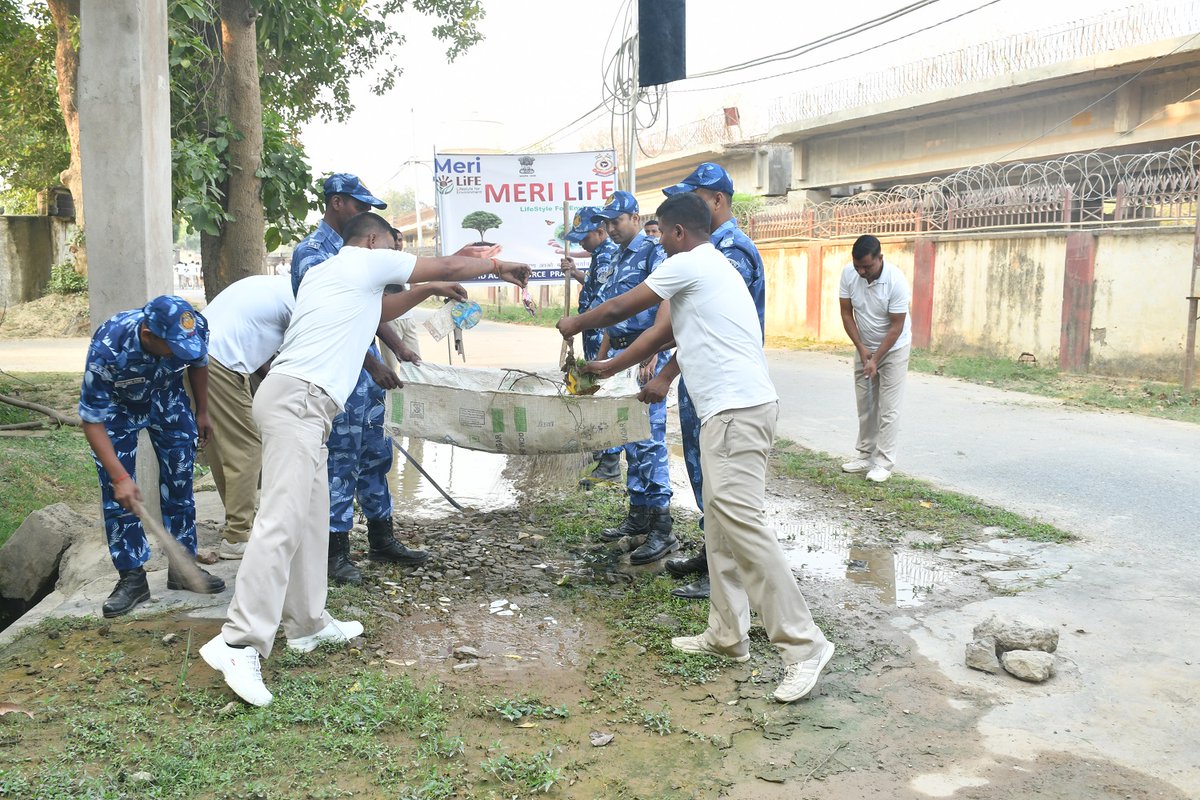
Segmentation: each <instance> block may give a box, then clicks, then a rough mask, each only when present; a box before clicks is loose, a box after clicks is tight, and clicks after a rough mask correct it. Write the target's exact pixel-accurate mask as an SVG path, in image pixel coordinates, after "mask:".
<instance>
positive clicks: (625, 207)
mask: <svg viewBox="0 0 1200 800" xmlns="http://www.w3.org/2000/svg"><path fill="white" fill-rule="evenodd" d="M636 213H638V202H637V198H636V197H634V196H633V195H631V194H630V193H629V192H613V193H612V196H611V197H609V198H608V199H607V200H605V201H604V208H602V209H600V210H599V211H597V212H596V213H595V214H593V215H592V219H616V218H617V217H619V216H621V215H622V214H636Z"/></svg>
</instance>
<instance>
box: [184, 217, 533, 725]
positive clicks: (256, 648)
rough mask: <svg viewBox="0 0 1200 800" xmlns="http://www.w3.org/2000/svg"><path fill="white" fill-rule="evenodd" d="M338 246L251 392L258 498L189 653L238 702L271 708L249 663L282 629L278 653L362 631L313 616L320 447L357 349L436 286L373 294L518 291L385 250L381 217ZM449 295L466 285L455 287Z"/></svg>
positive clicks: (317, 586) (472, 268) (322, 530)
mask: <svg viewBox="0 0 1200 800" xmlns="http://www.w3.org/2000/svg"><path fill="white" fill-rule="evenodd" d="M342 237H343V240H344V246H343V247H342V249H341V250H340V252H339V253H338V254H337V255H335V256H333V257H332V258H330V259H328V260H326V261H324V262H323V263H321V264H319V265H318V266H315V267H313V268H312V269H310V270H309V271H308V274H307V275H305V278H304V282H303V283H302V284H301V285H300V291H299V293H298V294H297V295H296V308H295V310H294V312H293V313H292V321H291V324H290V325H289V326H288V329H287V333H286V334H284V338H283V344H282V346H281V347H280V350H279V355H278V356H277V357H276V359H275V361H274V362H273V363H272V365H271V371H270V372H269V373H268V374H267V377H266V379H264V380H263V382H262V385H261V386H260V387H259V389H258V392H257V393H255V396H254V421H255V423H256V424H257V426H258V430H259V433H260V434H261V436H262V453H263V459H262V496H261V500H260V503H259V510H258V516H257V517H256V518H255V520H254V530H253V533H252V534H251V536H250V543H249V544H248V545H247V546H246V552H245V555H244V556H243V559H242V565H241V568H240V569H239V570H238V577H237V583H236V585H235V587H234V595H233V602H231V603H230V605H229V615H228V618H227V619H226V622H225V625H224V626H222V628H221V632H220V633H219V634H217V635H216V637H214V638H213V639H212V640H211V641H209V642H208V643H207V644H205V645H204V646H203V647H201V648H200V655H201V656H202V657H203V658H204V660H205V662H207V663H208V665H209V666H210V667H212V668H213V669H215V670H217V671H218V672H220V673H221V674H222V675H223V676H224V677H225V682H226V683H227V684H228V685H229V687H230V688H231V689H233V691H234V692H236V693H237V695H238V696H239V697H241V698H242V699H243V700H245V701H246V702H248V703H251V704H253V705H256V706H265V705H267V704H268V703H270V702H271V692H270V691H268V690H267V687H266V686H265V685H264V684H263V680H262V672H261V670H260V667H259V658H260V657H262V658H265V657H267V656H269V655H270V654H271V648H272V646H273V644H274V641H275V633H276V632H277V631H278V629H279V626H280V624H281V623H282V625H283V628H284V630H285V631H286V633H287V637H288V642H287V644H288V647H289V648H290V649H292V650H297V651H300V652H306V653H307V652H310V651H312V650H315V649H316V648H317V647H318V646H319V645H320V644H321V643H323V642H345V641H348V640H349V639H351V638H353V637H355V636H358V635H360V634H361V633H362V631H363V627H362V625H361V624H360V623H358V622H353V621H346V622H343V621H339V620H336V619H334V618H333V617H331V616H330V615H329V612H328V611H326V610H325V598H326V595H327V589H328V587H327V583H326V581H327V574H326V570H327V568H328V560H327V558H326V550H327V545H328V523H329V482H328V464H327V459H328V450H327V448H326V446H325V442H326V440H327V439H328V438H329V429H330V426H331V424H332V421H333V417H334V416H335V415H336V414H337V413H338V412H339V411H340V410H341V409H342V408H343V407H344V405H345V403H346V398H347V397H349V396H350V393H351V392H352V391H353V390H354V386H355V384H356V382H357V381H358V375H359V372H360V371H361V369H362V357H361V354H362V353H364V352H366V349H367V346H368V345H369V344H370V342H371V339H372V338H373V337H374V336H375V330H376V329H377V328H378V327H379V324H380V322H381V321H385V322H386V321H388V320H391V319H395V318H396V317H397V316H399V315H400V314H402V313H404V312H405V311H407V310H408V309H410V308H412V307H413V306H414V305H416V304H417V303H420V302H421V301H422V300H424V299H425V298H426V297H429V296H431V295H432V294H433V293H434V291H435V290H436V288H437V287H432V288H431V287H429V286H427V285H424V286H422V285H417V286H414V288H413V290H411V291H408V292H400V293H397V294H392V295H388V296H386V297H384V294H383V290H384V287H386V286H387V285H388V284H391V283H413V282H417V283H421V284H423V283H424V282H426V281H432V280H451V281H457V280H465V279H468V278H474V277H478V276H481V275H486V274H487V273H489V272H495V273H496V275H497V276H498V277H500V278H502V279H503V280H506V281H509V282H510V283H515V284H517V285H518V286H524V285H525V284H526V283H527V282H528V280H529V267H528V266H527V265H525V264H515V263H512V262H507V261H498V260H497V259H494V258H492V259H483V258H467V257H464V256H446V257H443V258H415V257H413V256H411V255H409V254H407V253H400V252H397V251H396V250H395V247H396V240H395V238H394V237H393V233H392V227H391V226H390V225H389V224H388V223H387V221H386V220H385V219H384V218H383V217H381V216H379V215H378V214H373V213H370V212H365V213H363V214H359V215H358V216H356V217H354V218H352V219H351V220H350V221H349V222H347V223H346V226H345V228H344V229H343V231H342ZM456 293H457V294H458V295H459V296H460V299H465V298H466V290H465V289H463V288H462V287H461V286H459V287H457V292H456Z"/></svg>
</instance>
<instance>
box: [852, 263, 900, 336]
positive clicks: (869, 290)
mask: <svg viewBox="0 0 1200 800" xmlns="http://www.w3.org/2000/svg"><path fill="white" fill-rule="evenodd" d="M838 297H840V298H842V299H843V300H847V299H848V300H849V301H850V305H851V306H853V307H854V321H855V323H857V324H858V335H859V336H860V337H861V338H862V342H863V344H864V345H866V346H867V347H868V348H870V349H871V350H874V349H876V348H877V347H879V345H881V344H883V337H884V336H886V335H887V332H888V328H890V327H891V326H892V320H891V318H890V317H889V316H888V315H889V314H904V315H905V317H904V330H902V331H900V337H899V338H898V339H896V341H895V343H894V344H892V349H893V350H898V349H899V348H901V347H908V346H909V345H910V344H912V314H910V313H909V310H908V307H909V306H910V305H911V304H912V293H911V292H910V291H909V288H908V281H907V280H905V278H904V273H903V272H901V271H900V270H898V269H896V268H895V267H893V266H892V265H891V264H889V263H887V262H886V261H884V262H883V271H882V272H881V273H879V278H878V280H876V281H875V282H874V283H867V279H866V278H863V277H860V276H859V274H858V273H857V272H855V271H854V265H853V264H849V265H847V267H846V268H845V269H844V270H842V280H841V283H840V284H839V286H838Z"/></svg>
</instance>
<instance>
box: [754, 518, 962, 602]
mask: <svg viewBox="0 0 1200 800" xmlns="http://www.w3.org/2000/svg"><path fill="white" fill-rule="evenodd" d="M767 513H768V517H769V518H770V519H771V521H772V523H773V524H774V526H775V532H776V534H777V535H778V536H779V539H780V543H781V544H782V545H783V552H784V554H785V555H786V556H787V559H788V563H789V564H790V565H791V567H792V569H794V570H796V571H797V572H799V573H800V574H801V575H802V576H803V577H804V578H809V579H816V580H823V581H835V580H848V581H850V582H851V583H854V584H857V585H859V586H864V587H868V588H870V589H873V590H874V592H875V595H876V597H877V598H878V599H879V600H880V601H881V602H883V603H885V604H886V605H891V606H896V607H898V608H912V607H914V606H919V605H921V604H923V603H924V602H925V599H926V597H927V596H928V595H929V593H930V592H932V591H933V590H934V588H936V587H938V586H940V585H942V584H944V583H946V582H947V581H949V580H950V573H949V572H948V571H947V570H945V569H943V568H942V567H941V566H939V565H938V562H937V561H936V560H935V559H934V558H933V557H932V556H929V555H927V554H925V553H922V552H919V551H916V550H904V549H902V550H892V549H891V548H888V547H857V546H855V545H854V536H853V533H852V532H851V531H849V530H846V529H845V528H842V527H840V526H838V525H836V524H834V523H830V522H821V521H816V520H812V519H798V518H796V517H795V516H793V515H791V514H789V513H788V512H787V511H786V510H780V509H768V512H767Z"/></svg>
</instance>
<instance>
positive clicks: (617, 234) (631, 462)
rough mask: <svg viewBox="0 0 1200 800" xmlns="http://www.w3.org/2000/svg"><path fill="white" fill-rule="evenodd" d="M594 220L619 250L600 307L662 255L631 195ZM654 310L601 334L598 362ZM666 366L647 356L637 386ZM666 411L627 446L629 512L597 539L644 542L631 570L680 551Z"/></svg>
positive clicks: (656, 407) (655, 408) (655, 411)
mask: <svg viewBox="0 0 1200 800" xmlns="http://www.w3.org/2000/svg"><path fill="white" fill-rule="evenodd" d="M593 220H596V221H603V222H604V225H605V226H606V227H607V229H608V235H609V237H610V238H611V239H612V240H613V241H614V242H616V244H617V245H618V246H619V247H620V252H619V253H618V255H617V268H616V272H615V273H614V275H613V277H612V278H611V279H610V280H609V281H608V283H607V284H606V285H605V286H604V287H603V289H601V291H600V296H599V297H598V298H597V301H598V303H602V302H604V301H605V300H609V299H611V298H613V297H617V296H618V295H622V294H624V293H625V292H628V291H629V290H630V289H632V288H633V287H635V286H637V285H638V284H640V283H641V282H642V281H644V280H645V279H646V276H648V275H649V274H650V273H651V272H653V271H654V269H655V268H656V267H657V266H658V265H659V264H660V263H662V261H663V259H664V258H665V257H666V254H665V253H664V252H663V250H662V248H661V247H659V246H658V245H657V244H655V243H654V242H653V241H651V240H650V239H649V238H648V237H647V236H646V234H645V233H643V232H642V223H641V217H640V216H639V214H638V204H637V200H636V199H634V196H633V195H632V194H630V193H629V192H616V193H615V194H613V196H612V197H611V198H609V200H608V203H607V204H606V205H605V206H604V208H602V209H601V210H600V211H597V212H596V213H595V214H594V215H593ZM657 313H658V307H657V306H654V307H651V308H649V309H647V310H646V311H643V312H642V313H640V314H637V315H636V316H634V317H632V318H630V319H628V320H625V321H623V322H620V323H618V324H616V325H614V326H612V327H611V328H606V329H605V330H604V337H603V339H602V341H601V345H600V354H601V356H607V357H613V356H616V355H618V354H619V353H621V352H622V351H624V350H625V348H627V347H629V346H630V345H631V344H633V342H634V341H635V340H636V339H637V338H638V336H640V335H641V334H642V333H643V332H644V331H646V330H648V329H650V328H651V327H653V325H654V319H655V316H656V315H657ZM669 360H670V353H669V352H667V351H664V352H662V353H658V354H657V355H656V354H654V353H651V354H650V356H649V358H647V359H646V361H645V362H644V363H643V364H642V366H641V372H640V373H639V381H640V382H641V383H646V382H647V381H648V380H649V379H650V378H652V377H653V376H654V375H656V374H657V373H658V371H659V370H661V369H662V368H663V366H664V365H665V364H666V363H667V361H669ZM666 439H667V406H666V403H665V402H664V401H662V400H660V401H659V402H657V403H653V404H651V405H650V438H649V439H646V440H645V441H641V442H630V443H628V444H626V445H625V461H626V463H627V464H628V470H627V472H626V476H625V486H626V488H627V489H628V490H629V512H628V514H627V515H626V517H625V520H624V521H623V522H622V523H621V525H620V526H619V527H616V528H606V529H605V530H603V531H602V532H601V533H600V538H602V539H604V540H605V541H610V542H611V541H617V540H618V539H621V538H622V537H625V536H645V537H646V540H645V542H644V543H643V544H642V545H641V546H639V547H638V548H636V549H635V550H633V552H631V553H630V554H629V561H630V563H631V564H649V563H651V562H653V561H657V560H659V559H660V558H662V557H663V556H665V555H667V554H668V553H671V552H674V551H675V550H678V549H679V541H678V539H676V538H675V534H674V533H673V532H672V526H673V520H672V519H671V509H670V505H671V475H670V468H669V465H668V461H667V443H666Z"/></svg>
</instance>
